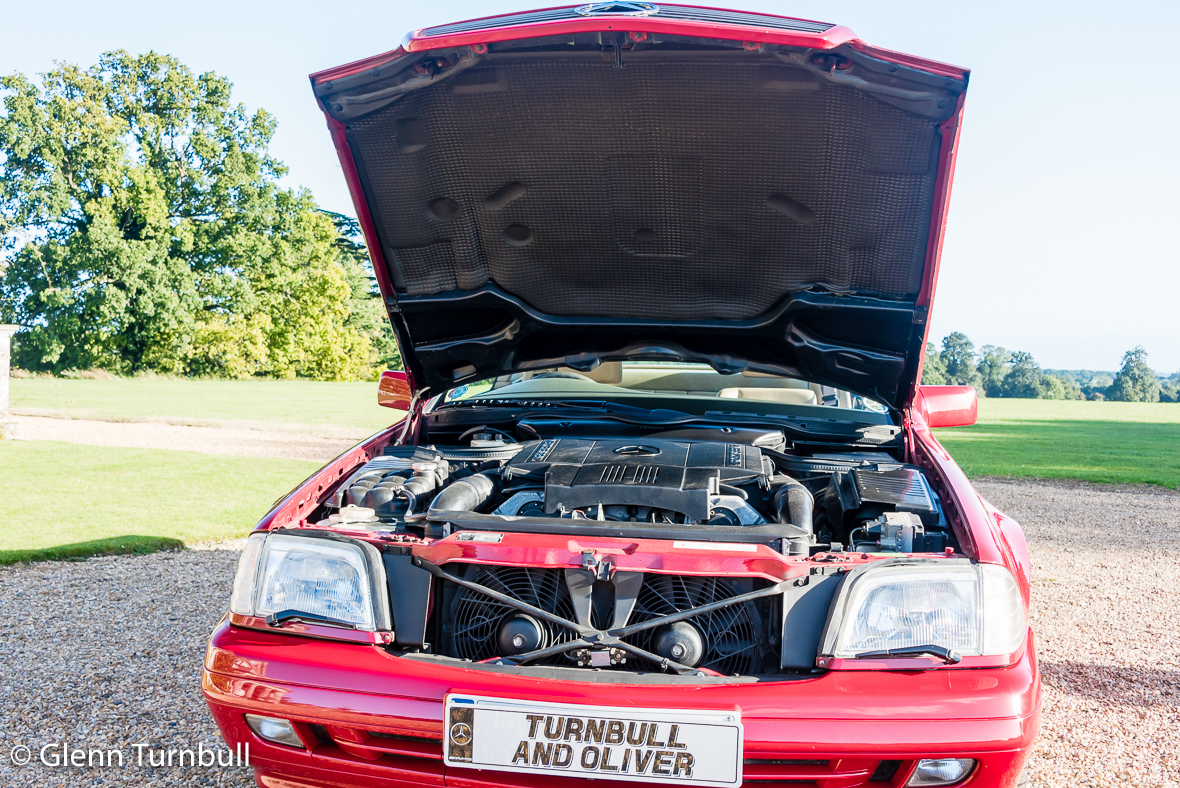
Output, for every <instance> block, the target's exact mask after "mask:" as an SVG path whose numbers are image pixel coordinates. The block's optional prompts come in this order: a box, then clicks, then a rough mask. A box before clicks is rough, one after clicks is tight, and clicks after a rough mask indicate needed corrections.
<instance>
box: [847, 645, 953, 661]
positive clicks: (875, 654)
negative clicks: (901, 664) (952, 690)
mask: <svg viewBox="0 0 1180 788" xmlns="http://www.w3.org/2000/svg"><path fill="white" fill-rule="evenodd" d="M889 657H901V658H904V657H938V658H939V659H941V660H943V661H944V662H946V663H947V664H950V665H954V664H956V663H959V662H962V661H963V657H962V656H960V655H959V652H957V651H955V650H954V649H949V648H944V647H943V646H906V647H905V648H890V649H885V650H882V651H866V652H864V653H862V654H857V655H856V659H887V658H889Z"/></svg>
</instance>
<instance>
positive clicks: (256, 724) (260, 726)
mask: <svg viewBox="0 0 1180 788" xmlns="http://www.w3.org/2000/svg"><path fill="white" fill-rule="evenodd" d="M246 724H247V725H249V726H250V730H252V731H254V732H255V733H257V734H258V735H259V736H260V737H262V738H263V739H266V740H267V741H272V742H274V743H275V744H285V745H287V746H288V747H298V748H299V749H301V750H302V749H304V747H303V742H302V741H301V740H300V739H299V734H297V733H296V732H295V726H294V725H292V724H291V721H290V720H282V719H279V718H278V717H262V716H259V715H258V714H247V715H246ZM929 784H930V785H935V784H937V785H942V783H929ZM923 785H927V783H923Z"/></svg>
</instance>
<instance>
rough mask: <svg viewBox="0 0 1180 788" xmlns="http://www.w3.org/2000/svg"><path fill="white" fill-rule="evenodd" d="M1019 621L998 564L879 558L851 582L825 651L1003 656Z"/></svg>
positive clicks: (1022, 627) (1020, 634)
mask: <svg viewBox="0 0 1180 788" xmlns="http://www.w3.org/2000/svg"><path fill="white" fill-rule="evenodd" d="M851 579H852V578H850V580H851ZM1027 627H1028V623H1027V620H1026V618H1025V610H1024V601H1023V599H1022V598H1021V596H1020V589H1019V588H1018V587H1017V585H1016V581H1015V579H1014V578H1013V577H1012V575H1011V573H1009V572H1008V570H1007V569H1005V568H1004V567H1002V566H994V565H987V564H983V565H972V564H966V563H964V564H962V565H959V566H947V565H946V564H945V563H942V562H938V561H931V562H930V563H929V564H928V565H924V564H922V563H912V562H909V563H900V564H893V565H890V564H882V565H878V566H873V567H870V568H867V569H866V570H865V571H864V574H863V575H861V576H860V577H858V578H856V579H855V582H853V583H852V585H851V588H850V589H849V591H848V594H847V597H846V601H845V607H844V613H843V619H842V621H841V622H840V628H839V631H838V634H837V638H836V644H835V649H834V651H833V656H836V657H844V658H848V657H855V656H856V655H857V654H864V653H867V652H879V651H889V650H892V649H898V648H906V647H910V646H942V647H943V648H947V649H951V650H953V651H957V652H958V653H959V654H960V655H963V656H974V655H981V654H997V655H998V654H1011V653H1013V652H1015V651H1017V650H1018V649H1019V647H1020V644H1021V643H1023V642H1024V637H1025V632H1026V630H1027Z"/></svg>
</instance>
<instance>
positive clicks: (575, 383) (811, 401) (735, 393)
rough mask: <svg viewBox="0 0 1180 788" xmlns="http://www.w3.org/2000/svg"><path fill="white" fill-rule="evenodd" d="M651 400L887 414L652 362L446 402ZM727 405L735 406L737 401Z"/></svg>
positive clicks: (467, 391)
mask: <svg viewBox="0 0 1180 788" xmlns="http://www.w3.org/2000/svg"><path fill="white" fill-rule="evenodd" d="M652 395H655V396H659V397H661V398H664V397H668V398H671V399H676V400H680V401H681V402H682V403H683V404H684V405H687V404H689V403H690V402H694V401H695V402H697V403H700V402H701V401H702V400H704V401H706V402H711V403H712V404H713V405H719V404H722V403H719V402H718V400H722V401H725V400H753V401H755V402H763V403H770V404H772V405H773V407H772V408H770V410H773V411H777V410H780V409H781V410H783V411H784V412H789V411H793V410H795V409H797V408H809V409H810V408H815V407H825V408H837V409H840V410H844V411H859V412H860V413H861V414H864V413H866V412H867V413H874V414H884V413H885V412H886V407H885V406H884V405H882V404H881V403H879V402H876V401H874V400H871V399H868V398H866V397H861V396H859V395H857V394H852V393H851V392H848V391H844V390H842V389H837V388H832V387H831V386H821V385H820V384H818V383H810V382H808V381H805V380H797V379H794V378H782V377H775V376H772V375H764V374H762V373H757V372H742V373H739V374H733V375H723V374H721V373H719V372H717V371H716V370H714V369H713V368H712V367H709V366H708V365H705V364H689V363H678V362H651V361H611V362H605V363H603V364H600V365H599V366H598V367H596V368H595V369H593V370H591V371H589V372H578V371H577V370H574V369H570V368H568V367H558V368H554V369H545V370H537V371H532V372H518V373H515V374H512V375H502V376H500V377H498V378H494V379H491V380H483V381H479V382H478V383H472V384H469V385H466V386H459V387H457V388H454V389H451V390H450V391H448V392H447V395H446V397H445V401H446V402H448V403H449V402H460V401H463V400H470V399H476V398H495V399H499V398H504V399H521V398H526V399H533V398H537V397H577V398H585V397H595V398H607V399H616V398H619V397H628V396H644V397H651V396H652ZM724 404H727V405H730V406H733V405H736V403H733V402H728V403H724ZM690 409H692V410H695V409H696V408H690ZM709 409H710V410H716V409H719V408H715V407H711V408H709ZM736 409H739V410H744V409H745V408H736ZM832 415H833V416H835V415H836V414H832ZM849 415H851V414H849Z"/></svg>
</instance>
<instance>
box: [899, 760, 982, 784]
mask: <svg viewBox="0 0 1180 788" xmlns="http://www.w3.org/2000/svg"><path fill="white" fill-rule="evenodd" d="M974 768H975V759H974V758H923V759H922V760H920V761H918V768H916V769H914V775H913V776H912V777H910V779H909V782H907V783H906V785H907V786H924V787H925V788H934V786H940V785H955V784H956V783H960V782H962V781H963V780H965V779H967V775H969V774H971V770H972V769H974Z"/></svg>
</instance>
